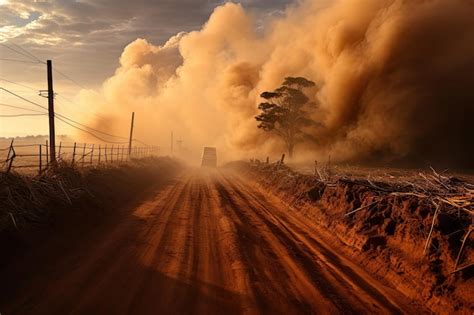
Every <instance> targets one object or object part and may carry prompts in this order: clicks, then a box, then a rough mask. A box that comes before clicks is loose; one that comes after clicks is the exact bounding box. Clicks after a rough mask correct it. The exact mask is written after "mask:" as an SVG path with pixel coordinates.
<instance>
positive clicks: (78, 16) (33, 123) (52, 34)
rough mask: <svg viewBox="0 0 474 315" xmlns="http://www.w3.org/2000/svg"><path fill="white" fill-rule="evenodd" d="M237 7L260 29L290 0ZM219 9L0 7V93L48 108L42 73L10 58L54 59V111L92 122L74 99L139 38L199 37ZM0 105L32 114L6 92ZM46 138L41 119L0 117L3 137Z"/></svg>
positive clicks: (54, 0) (92, 4) (212, 3)
mask: <svg viewBox="0 0 474 315" xmlns="http://www.w3.org/2000/svg"><path fill="white" fill-rule="evenodd" d="M239 3H241V4H242V6H243V7H244V8H245V9H246V10H247V11H248V12H251V14H254V15H255V16H258V19H260V20H262V24H263V20H265V19H266V18H270V17H273V16H277V15H279V14H282V12H283V10H284V9H285V7H286V6H287V5H288V4H289V3H290V0H277V1H271V0H245V1H240V2H239ZM221 4H222V1H216V0H159V1H157V0H138V1H128V0H83V1H71V0H44V1H43V0H31V1H25V0H23V1H19V0H0V43H2V45H0V59H9V60H0V87H3V88H6V89H9V90H10V91H13V92H14V93H17V94H19V95H21V96H23V97H26V98H28V99H30V100H32V101H34V102H37V103H40V104H41V105H44V106H46V104H47V100H46V99H45V98H43V97H40V96H38V95H37V94H38V92H37V90H41V89H46V88H47V86H46V66H45V65H44V64H40V63H35V62H34V60H33V59H32V58H29V57H27V56H24V54H23V55H22V54H18V53H17V52H15V51H13V50H16V51H19V52H21V53H24V51H22V50H21V49H24V50H26V51H27V52H29V53H31V54H33V55H34V56H36V57H37V58H39V59H40V60H46V59H52V60H53V67H54V69H57V70H58V71H59V72H55V73H54V85H55V86H54V89H55V92H56V93H57V97H56V109H57V111H58V112H61V113H62V114H65V115H71V116H74V117H79V118H80V119H82V117H81V116H87V115H90V114H88V113H89V111H88V109H87V108H86V105H84V104H79V102H78V101H77V99H76V96H77V93H78V92H79V90H80V89H81V88H87V89H99V88H100V86H101V84H102V82H103V81H104V80H105V79H106V78H107V77H110V76H111V75H113V74H114V71H115V69H116V68H117V67H118V66H119V57H120V55H121V53H122V51H123V50H124V47H126V46H127V45H128V44H129V43H131V42H133V41H134V40H136V39H137V38H144V39H146V40H147V41H148V42H150V43H153V44H156V45H161V44H163V43H164V42H166V41H167V40H168V38H170V37H171V36H173V35H175V34H177V33H179V32H189V31H192V30H197V29H199V28H200V27H201V26H202V25H203V24H204V23H205V22H206V20H207V19H208V18H209V16H210V14H211V13H212V11H213V10H214V8H215V7H217V6H219V5H221ZM19 47H21V48H19ZM17 60H18V61H17ZM8 81H12V82H15V83H17V85H15V84H13V83H11V82H8ZM18 84H20V85H18ZM0 103H3V104H7V105H13V106H25V105H27V106H28V107H31V106H32V108H35V107H36V106H35V105H31V104H27V103H25V102H24V101H21V100H18V99H17V98H16V97H14V96H11V95H9V94H8V93H6V92H5V91H0ZM30 105H31V106H30ZM36 109H40V108H36ZM40 110H41V109H40ZM17 113H23V111H21V110H19V109H14V108H11V107H6V106H0V115H11V114H17ZM57 129H58V134H61V133H69V132H70V130H69V127H68V126H67V125H61V124H58V127H57ZM47 130H48V129H47V119H46V117H41V116H38V117H20V118H6V117H3V118H2V117H0V137H10V136H16V135H19V136H24V135H30V134H47Z"/></svg>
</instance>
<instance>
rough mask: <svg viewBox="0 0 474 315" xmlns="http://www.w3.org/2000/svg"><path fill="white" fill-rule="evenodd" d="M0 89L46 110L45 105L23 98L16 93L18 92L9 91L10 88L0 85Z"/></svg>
mask: <svg viewBox="0 0 474 315" xmlns="http://www.w3.org/2000/svg"><path fill="white" fill-rule="evenodd" d="M0 90H3V91H5V92H7V93H10V94H11V95H14V96H16V97H18V98H19V99H22V100H24V101H25V102H28V103H30V104H33V105H35V106H38V107H41V108H42V109H46V110H48V109H47V108H46V107H44V106H42V105H40V104H38V103H36V102H33V101H30V100H29V99H27V98H24V97H23V96H20V95H18V94H16V93H13V92H12V91H10V90H7V89H5V88H2V87H0Z"/></svg>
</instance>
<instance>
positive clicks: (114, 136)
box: [56, 113, 128, 139]
mask: <svg viewBox="0 0 474 315" xmlns="http://www.w3.org/2000/svg"><path fill="white" fill-rule="evenodd" d="M56 115H57V116H59V117H61V118H63V119H66V120H69V121H70V122H72V123H75V124H77V125H79V126H82V127H84V128H87V129H90V130H93V131H95V132H98V133H101V134H103V135H105V136H109V137H113V138H118V139H128V138H125V137H121V136H116V135H113V134H110V133H107V132H103V131H100V130H97V129H94V128H92V127H89V126H86V125H84V124H81V123H79V122H77V121H75V120H73V119H71V118H68V117H66V116H64V115H61V114H59V113H56Z"/></svg>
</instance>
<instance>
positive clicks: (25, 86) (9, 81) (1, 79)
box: [0, 78, 40, 92]
mask: <svg viewBox="0 0 474 315" xmlns="http://www.w3.org/2000/svg"><path fill="white" fill-rule="evenodd" d="M0 81H5V82H8V83H11V84H15V85H18V86H21V87H24V88H26V89H30V90H33V91H35V92H38V91H39V90H40V89H36V88H34V87H31V86H28V85H25V84H22V83H18V82H14V81H11V80H7V79H4V78H0Z"/></svg>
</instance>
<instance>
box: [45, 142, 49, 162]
mask: <svg viewBox="0 0 474 315" xmlns="http://www.w3.org/2000/svg"><path fill="white" fill-rule="evenodd" d="M48 166H49V145H48V140H46V167H48Z"/></svg>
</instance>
